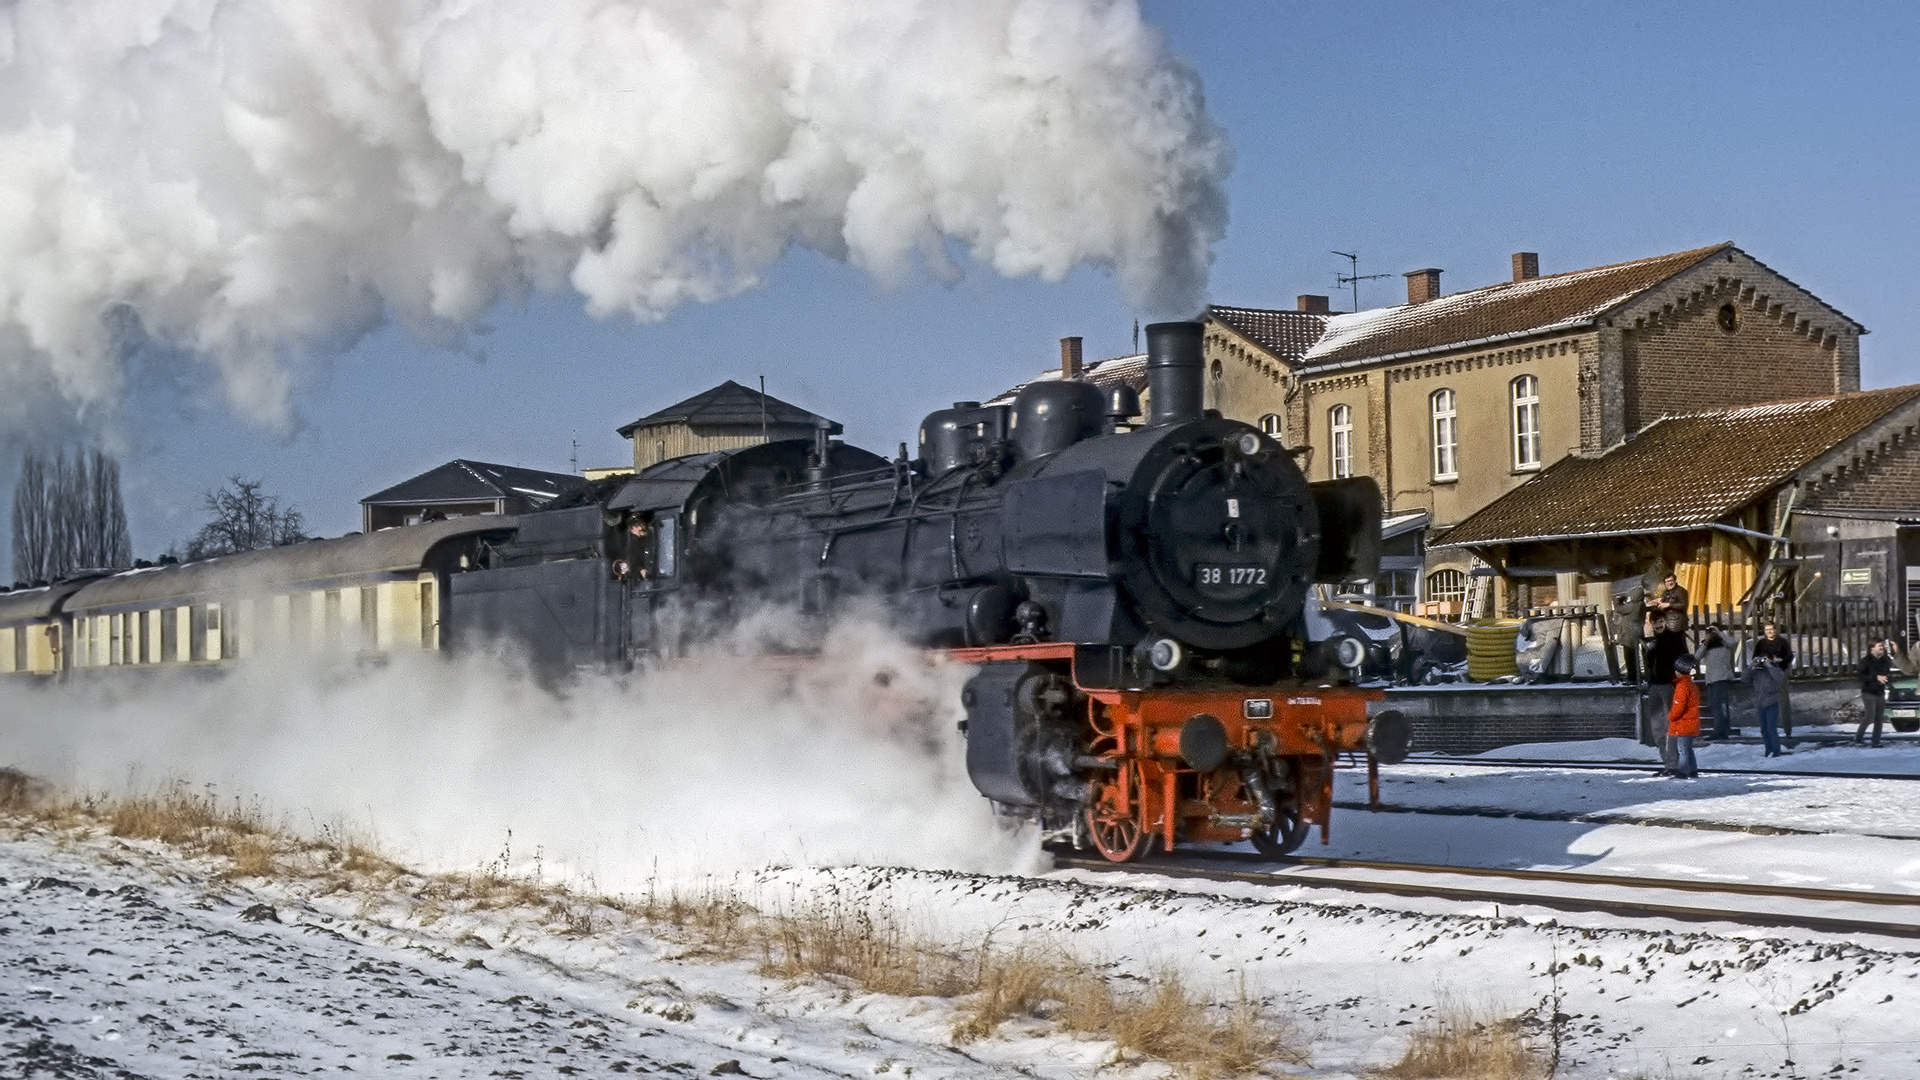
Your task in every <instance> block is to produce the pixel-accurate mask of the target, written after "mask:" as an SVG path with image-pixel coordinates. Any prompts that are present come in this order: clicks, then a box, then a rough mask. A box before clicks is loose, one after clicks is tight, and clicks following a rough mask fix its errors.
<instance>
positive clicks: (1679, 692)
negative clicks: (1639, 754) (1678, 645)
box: [1667, 653, 1700, 780]
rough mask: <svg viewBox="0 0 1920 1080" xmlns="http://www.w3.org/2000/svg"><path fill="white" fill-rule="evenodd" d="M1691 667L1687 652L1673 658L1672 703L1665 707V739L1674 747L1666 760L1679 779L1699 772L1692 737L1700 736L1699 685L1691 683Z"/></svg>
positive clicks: (1687, 778)
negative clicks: (1668, 707) (1667, 707)
mask: <svg viewBox="0 0 1920 1080" xmlns="http://www.w3.org/2000/svg"><path fill="white" fill-rule="evenodd" d="M1693 667H1694V660H1693V656H1692V654H1690V653H1682V654H1680V658H1679V659H1678V660H1675V661H1674V662H1673V707H1672V708H1670V709H1668V710H1667V741H1668V743H1670V744H1671V745H1672V747H1673V750H1672V752H1671V753H1670V754H1669V755H1668V757H1669V763H1670V766H1671V768H1672V769H1673V775H1675V776H1677V777H1679V778H1680V779H1682V780H1691V779H1693V778H1694V777H1695V776H1698V775H1699V774H1700V767H1699V765H1697V764H1696V763H1695V762H1694V760H1693V740H1695V739H1697V738H1699V737H1700V688H1699V687H1698V686H1696V685H1695V684H1694V681H1693Z"/></svg>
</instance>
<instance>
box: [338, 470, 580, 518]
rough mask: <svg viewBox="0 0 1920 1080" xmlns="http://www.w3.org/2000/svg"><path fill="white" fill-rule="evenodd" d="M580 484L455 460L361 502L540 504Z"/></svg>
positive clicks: (564, 475)
mask: <svg viewBox="0 0 1920 1080" xmlns="http://www.w3.org/2000/svg"><path fill="white" fill-rule="evenodd" d="M583 483H585V481H584V480H582V479H580V478H579V477H577V476H573V475H571V474H568V473H552V472H542V471H540V470H538V469H522V468H517V467H515V466H512V465H494V464H491V463H489V462H485V461H467V460H464V459H462V458H455V459H454V460H452V461H449V462H447V463H446V464H445V465H441V466H438V467H436V468H432V469H428V470H427V471H426V472H423V473H421V474H420V475H418V476H415V477H412V478H411V479H407V480H402V481H400V482H399V483H397V484H395V485H393V486H392V487H390V488H387V489H386V490H384V491H379V492H375V493H374V494H372V495H369V496H367V497H366V498H364V499H361V500H360V502H361V503H362V504H371V505H377V506H386V505H397V504H415V503H420V504H430V503H448V502H471V501H479V500H485V499H498V498H501V497H503V496H504V497H508V498H512V497H523V498H529V499H532V500H534V501H535V502H536V503H540V502H545V501H547V500H550V499H554V498H557V497H559V496H560V495H562V494H564V493H566V492H568V491H571V490H573V489H574V488H576V487H579V486H580V485H581V484H583Z"/></svg>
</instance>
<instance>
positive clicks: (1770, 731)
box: [1747, 653, 1787, 757]
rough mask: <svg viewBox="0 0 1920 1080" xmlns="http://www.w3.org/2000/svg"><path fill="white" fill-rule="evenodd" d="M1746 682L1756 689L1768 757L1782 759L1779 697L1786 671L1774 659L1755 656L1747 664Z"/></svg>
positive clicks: (1763, 739) (1762, 739) (1757, 707)
mask: <svg viewBox="0 0 1920 1080" xmlns="http://www.w3.org/2000/svg"><path fill="white" fill-rule="evenodd" d="M1747 682H1748V684H1749V685H1750V686H1752V687H1753V702H1754V712H1755V713H1757V714H1758V716H1759V720H1760V741H1761V742H1763V743H1765V744H1766V747H1767V756H1768V757H1779V756H1780V753H1781V750H1780V697H1781V694H1782V693H1783V692H1784V691H1785V687H1786V685H1787V672H1786V669H1785V668H1783V667H1781V666H1780V664H1779V663H1778V662H1777V661H1775V659H1774V658H1773V657H1771V656H1764V655H1760V654H1757V653H1756V654H1755V655H1754V658H1753V660H1752V661H1751V662H1750V663H1748V664H1747Z"/></svg>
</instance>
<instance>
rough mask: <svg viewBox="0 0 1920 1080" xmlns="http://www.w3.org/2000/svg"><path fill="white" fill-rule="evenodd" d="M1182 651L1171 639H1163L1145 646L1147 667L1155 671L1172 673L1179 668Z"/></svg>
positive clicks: (1178, 644) (1177, 643)
mask: <svg viewBox="0 0 1920 1080" xmlns="http://www.w3.org/2000/svg"><path fill="white" fill-rule="evenodd" d="M1183 656H1184V650H1182V649H1181V648H1180V643H1179V642H1177V641H1175V640H1173V639H1172V638H1168V637H1163V638H1160V639H1159V640H1157V641H1155V642H1154V643H1153V644H1151V645H1149V646H1147V666H1149V667H1151V668H1153V670H1155V671H1172V670H1173V669H1174V668H1177V667H1179V666H1180V661H1181V659H1182V658H1183Z"/></svg>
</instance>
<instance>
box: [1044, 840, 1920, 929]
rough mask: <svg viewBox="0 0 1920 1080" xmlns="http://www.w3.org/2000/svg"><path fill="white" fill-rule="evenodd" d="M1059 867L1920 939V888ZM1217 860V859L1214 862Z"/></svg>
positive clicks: (1573, 874)
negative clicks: (1737, 901)
mask: <svg viewBox="0 0 1920 1080" xmlns="http://www.w3.org/2000/svg"><path fill="white" fill-rule="evenodd" d="M1053 854H1054V865H1055V867H1056V868H1059V869H1073V870H1090V871H1095V872H1114V871H1118V872H1121V873H1126V872H1135V873H1144V874H1149V875H1155V876H1160V877H1169V878H1184V879H1198V880H1207V881H1220V882H1240V883H1250V884H1256V885H1267V886H1286V885H1298V886H1304V887H1308V888H1316V889H1338V890H1341V891H1344V892H1353V893H1367V892H1373V893H1385V894H1387V895H1392V896H1406V897H1418V898H1429V899H1440V900H1466V901H1478V902H1485V903H1497V904H1515V905H1522V906H1531V907H1544V908H1549V909H1552V910H1556V911H1582V912H1600V913H1603V914H1613V915H1628V916H1635V917H1641V918H1646V917H1661V918H1670V919H1676V920H1681V921H1685V922H1731V923H1738V924H1741V925H1745V926H1761V927H1770V928H1790V929H1799V930H1813V931H1817V932H1822V933H1836V934H1861V933H1866V934H1879V935H1883V936H1889V937H1903V938H1920V893H1916V894H1910V895H1908V894H1898V893H1880V892H1868V891H1857V892H1856V891H1852V890H1846V889H1804V888H1796V887H1793V886H1785V885H1759V884H1752V883H1743V882H1726V883H1716V882H1705V881H1672V880H1667V879H1653V878H1634V877H1627V876H1624V875H1615V874H1589V873H1582V872H1578V871H1557V870H1512V869H1508V870H1502V869H1495V868H1491V867H1463V866H1437V865H1431V864H1425V863H1401V862H1380V861H1373V860H1364V859H1322V858H1315V857H1311V856H1302V857H1289V858H1287V859H1283V860H1280V861H1277V862H1276V861H1273V860H1268V859H1266V858H1264V857H1262V856H1258V855H1242V854H1237V853H1230V852H1218V853H1196V852H1187V853H1183V854H1181V855H1179V856H1176V857H1174V858H1167V857H1165V856H1160V857H1156V858H1149V859H1143V860H1141V861H1139V862H1132V863H1110V862H1107V861H1106V860H1104V859H1098V858H1090V857H1087V856H1083V855H1078V854H1073V853H1067V852H1062V851H1057V850H1056V851H1054V852H1053ZM1209 864H1214V865H1209ZM1236 865H1238V866H1259V867H1262V868H1263V869H1259V870H1251V869H1230V868H1229V867H1233V866H1236ZM1289 867H1301V868H1323V869H1328V870H1341V869H1347V870H1372V871H1384V872H1394V873H1412V874H1433V875H1440V874H1445V875H1452V876H1456V877H1469V878H1488V879H1506V880H1509V881H1527V882H1542V883H1555V884H1564V885H1579V886H1601V887H1606V888H1616V889H1640V890H1646V891H1662V892H1677V893H1705V894H1719V895H1723V896H1724V895H1731V896H1756V897H1768V898H1773V899H1787V900H1807V901H1811V902H1814V903H1828V904H1830V903H1857V904H1867V905H1880V906H1887V907H1906V908H1911V909H1912V910H1913V912H1914V918H1913V919H1912V920H1909V921H1906V922H1893V921H1888V920H1881V919H1868V918H1859V917H1853V916H1846V915H1822V914H1819V913H1817V912H1779V911H1751V910H1745V909H1740V908H1732V907H1727V906H1709V905H1700V904H1681V903H1660V902H1658V901H1653V902H1649V901H1646V900H1639V899H1627V898H1617V897H1607V896H1600V895H1587V896H1578V895H1560V894H1552V893H1548V894H1541V893H1536V892H1529V891H1522V890H1520V889H1513V888H1509V889H1498V888H1480V887H1473V886H1463V885H1451V884H1439V883H1422V882H1415V881H1394V880H1377V879H1372V878H1364V877H1352V878H1339V877H1331V876H1324V875H1293V874H1287V873H1284V872H1283V871H1285V870H1286V869H1287V868H1289Z"/></svg>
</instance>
